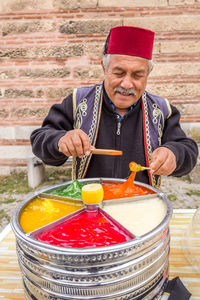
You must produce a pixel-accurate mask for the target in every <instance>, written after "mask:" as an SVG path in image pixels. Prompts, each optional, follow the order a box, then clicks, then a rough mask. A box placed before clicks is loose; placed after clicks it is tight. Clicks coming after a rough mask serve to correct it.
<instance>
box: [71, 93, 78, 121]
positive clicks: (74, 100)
mask: <svg viewBox="0 0 200 300" xmlns="http://www.w3.org/2000/svg"><path fill="white" fill-rule="evenodd" d="M76 93H77V89H74V91H73V97H72V104H73V119H74V120H75V118H76Z"/></svg>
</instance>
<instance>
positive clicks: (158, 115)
mask: <svg viewBox="0 0 200 300" xmlns="http://www.w3.org/2000/svg"><path fill="white" fill-rule="evenodd" d="M161 119H162V122H163V125H164V115H163V113H162V111H161V110H160V109H159V108H158V105H157V104H156V103H154V104H153V123H154V124H158V145H159V146H160V145H161V138H162V133H163V130H162V128H163V126H162V124H161Z"/></svg>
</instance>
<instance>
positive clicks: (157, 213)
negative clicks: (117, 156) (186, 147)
mask: <svg viewBox="0 0 200 300" xmlns="http://www.w3.org/2000/svg"><path fill="white" fill-rule="evenodd" d="M129 166H130V169H131V170H132V173H131V175H130V176H129V178H128V179H127V180H126V181H125V182H120V181H111V182H110V181H109V180H108V181H103V182H102V184H100V182H96V181H94V182H93V183H88V182H87V181H84V182H81V183H80V182H79V181H78V180H75V181H73V182H72V183H71V184H68V185H65V186H58V187H56V188H53V189H51V190H49V191H47V194H46V195H47V196H48V194H51V195H49V197H50V199H48V197H47V198H43V197H44V194H43V195H42V197H39V196H38V197H36V198H34V199H32V201H30V202H29V203H28V204H27V205H26V206H25V207H24V208H23V209H22V211H21V213H20V218H19V223H20V225H21V227H22V229H23V230H24V231H25V232H26V233H30V232H33V233H31V236H32V237H34V238H35V239H37V240H39V241H42V242H44V243H48V244H52V245H56V246H60V247H75V248H94V247H103V246H108V245H114V244H118V243H123V242H126V241H130V240H132V239H134V238H135V236H141V235H144V234H146V233H147V232H150V231H151V230H152V229H154V228H155V227H156V226H158V225H159V224H160V223H161V222H162V220H163V219H164V217H165V215H166V205H165V203H164V202H163V201H162V199H161V198H160V197H158V195H156V193H155V192H154V190H152V189H150V188H147V187H144V186H142V185H137V184H135V183H134V178H135V175H136V172H138V171H141V170H142V169H143V168H144V167H142V166H140V165H138V164H136V163H134V162H132V163H130V165H129ZM151 194H155V196H154V195H151ZM53 195H55V199H54V198H53V197H54V196H53ZM144 195H149V196H148V198H147V199H144V197H143V198H142V199H140V197H139V198H138V196H144ZM134 196H137V200H134ZM127 197H131V198H129V201H127V200H124V202H123V198H127ZM119 198H122V199H120V200H117V201H116V200H115V199H119ZM78 199H81V200H78ZM102 200H106V201H103V205H101V208H100V206H99V204H100V202H102ZM107 200H110V201H107ZM72 213H73V214H72ZM63 217H65V218H63ZM61 218H63V219H61ZM59 219H61V220H60V221H58V222H56V223H55V224H54V223H53V222H54V221H57V220H59ZM49 225H50V226H49ZM41 227H42V229H41V230H39V231H38V230H37V229H40V228H41ZM35 230H36V231H35ZM34 231H35V232H34Z"/></svg>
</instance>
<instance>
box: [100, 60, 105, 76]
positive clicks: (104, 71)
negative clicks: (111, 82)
mask: <svg viewBox="0 0 200 300" xmlns="http://www.w3.org/2000/svg"><path fill="white" fill-rule="evenodd" d="M101 66H102V69H103V72H104V73H105V67H104V64H103V60H101Z"/></svg>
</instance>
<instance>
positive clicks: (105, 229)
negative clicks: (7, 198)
mask: <svg viewBox="0 0 200 300" xmlns="http://www.w3.org/2000/svg"><path fill="white" fill-rule="evenodd" d="M35 238H36V239H37V240H39V241H42V242H44V243H48V244H52V245H56V246H61V247H73V248H87V247H89V248H94V247H102V246H110V245H114V244H118V243H123V242H126V241H129V240H131V239H133V238H134V236H133V234H131V233H129V232H128V231H127V230H126V229H125V228H123V227H122V226H121V225H120V224H118V223H117V222H116V221H115V220H113V219H112V218H111V217H110V216H107V214H106V213H105V212H103V211H102V210H101V209H97V210H94V211H87V210H83V211H81V212H78V213H77V214H76V215H75V216H73V217H72V218H69V219H68V220H66V221H64V222H63V223H61V224H59V225H57V226H56V227H54V228H52V229H49V230H47V231H45V232H43V233H41V234H39V235H36V236H35Z"/></svg>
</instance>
